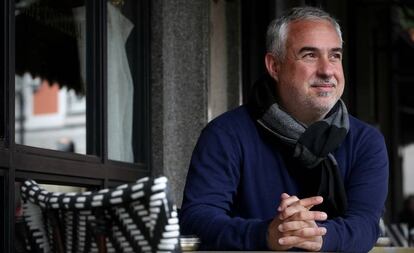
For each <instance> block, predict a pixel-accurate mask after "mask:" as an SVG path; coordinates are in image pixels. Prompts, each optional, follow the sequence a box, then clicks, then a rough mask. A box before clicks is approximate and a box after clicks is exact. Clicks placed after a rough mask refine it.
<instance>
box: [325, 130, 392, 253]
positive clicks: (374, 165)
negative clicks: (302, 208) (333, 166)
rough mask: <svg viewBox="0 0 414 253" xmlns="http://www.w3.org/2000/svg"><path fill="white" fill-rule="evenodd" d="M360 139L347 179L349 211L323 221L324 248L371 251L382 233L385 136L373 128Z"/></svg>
mask: <svg viewBox="0 0 414 253" xmlns="http://www.w3.org/2000/svg"><path fill="white" fill-rule="evenodd" d="M356 139H357V141H356V142H355V143H354V150H355V152H354V154H353V155H354V159H352V160H354V161H355V162H354V163H353V164H352V165H351V166H352V168H351V170H350V174H349V178H348V179H347V180H346V182H345V188H346V191H347V197H348V210H347V211H346V213H345V215H344V216H343V217H338V218H335V219H328V220H327V221H325V222H321V223H320V225H321V226H324V227H326V228H327V234H326V235H325V236H324V238H323V246H322V249H321V251H341V252H368V251H369V250H370V249H371V248H372V247H373V246H374V244H375V242H376V241H377V239H378V236H379V219H380V217H381V216H382V214H383V211H384V203H385V199H386V196H387V190H388V156H387V151H386V147H385V143H384V138H383V136H382V135H381V134H380V133H379V132H378V131H377V130H373V129H370V131H368V133H366V134H364V135H363V136H359V137H358V138H356ZM328 218H329V217H328Z"/></svg>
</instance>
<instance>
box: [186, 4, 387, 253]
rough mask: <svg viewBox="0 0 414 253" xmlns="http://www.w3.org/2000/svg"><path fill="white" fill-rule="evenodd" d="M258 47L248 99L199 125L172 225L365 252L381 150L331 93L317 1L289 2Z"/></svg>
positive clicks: (333, 59)
mask: <svg viewBox="0 0 414 253" xmlns="http://www.w3.org/2000/svg"><path fill="white" fill-rule="evenodd" d="M267 50H268V52H267V54H266V56H265V63H266V68H267V72H268V74H267V75H266V76H265V77H263V78H262V79H261V80H259V81H258V82H256V83H255V85H254V88H253V92H252V98H251V100H250V101H249V103H248V104H247V105H243V106H241V107H239V108H236V109H235V110H233V111H230V112H227V113H225V114H223V115H222V116H220V117H218V118H217V119H215V120H213V121H212V122H210V123H209V124H208V126H207V127H206V128H205V129H204V130H203V132H202V133H201V136H200V138H199V141H198V143H197V146H196V147H195V150H194V153H193V156H192V159H191V164H190V169H189V172H188V175H187V182H186V186H185V190H184V199H183V205H182V208H181V212H180V224H181V230H182V233H183V234H193V235H196V236H198V237H200V239H201V243H202V245H201V249H215V250H288V249H292V248H293V249H295V248H299V249H304V250H309V251H319V250H320V251H345V252H367V251H369V250H370V249H371V248H372V247H373V245H374V243H375V242H376V240H377V238H378V236H379V226H378V223H379V219H380V217H381V215H382V211H383V207H384V202H385V198H386V194H387V180H388V158H387V152H386V147H385V144H384V139H383V137H382V135H381V134H380V133H379V132H378V131H377V130H376V129H375V128H373V127H371V126H369V125H367V124H365V123H363V122H361V121H359V120H357V119H356V118H354V117H352V116H350V115H348V113H347V110H346V106H345V105H344V103H343V102H342V100H340V97H341V95H342V93H343V90H344V85H345V80H344V74H343V69H342V38H341V31H340V27H339V25H338V24H337V22H336V21H335V20H334V19H333V18H332V17H330V16H329V14H327V13H326V12H324V11H322V10H320V9H317V8H313V7H302V8H295V9H292V10H291V11H290V12H289V13H288V14H286V15H285V16H283V17H281V18H279V19H277V20H275V21H273V22H272V23H271V24H270V25H269V28H268V32H267Z"/></svg>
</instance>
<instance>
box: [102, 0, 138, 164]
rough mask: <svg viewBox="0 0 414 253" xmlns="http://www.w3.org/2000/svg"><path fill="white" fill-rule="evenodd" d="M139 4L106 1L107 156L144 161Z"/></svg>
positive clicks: (124, 160) (131, 160) (118, 159)
mask: <svg viewBox="0 0 414 253" xmlns="http://www.w3.org/2000/svg"><path fill="white" fill-rule="evenodd" d="M139 9H140V6H139V1H135V0H125V1H114V0H111V1H108V2H107V17H108V20H107V34H108V43H107V57H108V65H107V73H108V79H107V80H108V83H107V86H108V92H107V94H108V107H107V108H108V111H107V115H108V134H107V136H108V157H109V159H111V160H117V161H123V162H143V160H144V158H143V157H142V154H143V150H144V149H143V147H144V145H145V139H144V138H145V134H144V131H145V130H144V124H143V122H145V120H144V115H143V112H144V110H145V109H144V107H145V102H144V91H145V89H144V88H143V87H144V86H145V85H144V84H143V82H142V71H141V70H140V64H139V62H140V61H141V62H142V54H141V51H140V50H139V49H140V45H141V44H140V43H141V40H140V37H139V35H140V34H142V31H140V26H139V24H140V23H139V22H138V13H139Z"/></svg>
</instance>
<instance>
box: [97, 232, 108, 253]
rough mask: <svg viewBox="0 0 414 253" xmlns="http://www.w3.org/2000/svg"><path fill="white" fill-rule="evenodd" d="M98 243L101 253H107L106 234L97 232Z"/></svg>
mask: <svg viewBox="0 0 414 253" xmlns="http://www.w3.org/2000/svg"><path fill="white" fill-rule="evenodd" d="M95 240H96V245H97V246H98V252H99V253H107V249H106V236H105V235H103V234H97V235H96V236H95Z"/></svg>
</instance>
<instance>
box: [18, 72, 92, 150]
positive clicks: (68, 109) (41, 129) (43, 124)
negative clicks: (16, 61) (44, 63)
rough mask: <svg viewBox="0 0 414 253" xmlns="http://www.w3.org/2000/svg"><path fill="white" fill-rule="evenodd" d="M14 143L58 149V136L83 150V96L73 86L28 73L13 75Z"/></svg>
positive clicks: (84, 128) (84, 143)
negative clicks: (72, 88)
mask: <svg viewBox="0 0 414 253" xmlns="http://www.w3.org/2000/svg"><path fill="white" fill-rule="evenodd" d="M15 115H16V143H19V144H25V145H29V146H34V147H41V148H47V149H53V150H56V149H59V147H58V142H59V140H61V139H62V138H68V139H70V140H72V141H73V143H74V147H75V152H77V153H81V154H85V153H86V100H85V96H78V95H76V94H75V92H74V91H73V90H68V89H67V88H66V87H62V88H60V87H59V86H58V85H57V84H53V85H49V83H48V82H46V81H43V82H42V81H40V79H38V78H37V79H33V78H32V77H31V76H30V75H29V74H25V75H24V76H23V77H19V76H16V103H15Z"/></svg>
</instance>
